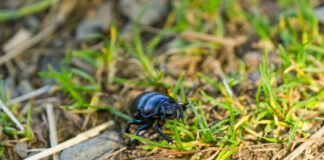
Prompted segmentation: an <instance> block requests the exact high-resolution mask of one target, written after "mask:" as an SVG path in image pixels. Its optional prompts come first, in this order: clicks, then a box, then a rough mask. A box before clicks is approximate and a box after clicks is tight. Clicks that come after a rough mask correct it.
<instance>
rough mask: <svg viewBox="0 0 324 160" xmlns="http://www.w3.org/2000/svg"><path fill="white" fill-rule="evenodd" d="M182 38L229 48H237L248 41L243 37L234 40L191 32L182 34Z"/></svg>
mask: <svg viewBox="0 0 324 160" xmlns="http://www.w3.org/2000/svg"><path fill="white" fill-rule="evenodd" d="M180 36H181V37H182V38H186V39H200V40H204V41H209V42H215V43H219V44H222V45H224V46H228V47H234V46H237V45H239V44H241V43H243V42H244V41H245V40H246V37H243V36H241V37H238V38H235V39H233V38H224V37H217V36H214V35H209V34H203V33H197V32H189V31H187V32H182V33H181V34H180Z"/></svg>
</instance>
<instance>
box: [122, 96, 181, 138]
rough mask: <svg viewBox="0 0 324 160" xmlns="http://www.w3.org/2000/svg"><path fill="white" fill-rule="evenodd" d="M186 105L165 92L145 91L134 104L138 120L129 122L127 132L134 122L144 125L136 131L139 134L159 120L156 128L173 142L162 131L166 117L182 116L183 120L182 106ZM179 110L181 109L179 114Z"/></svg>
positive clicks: (135, 116)
mask: <svg viewBox="0 0 324 160" xmlns="http://www.w3.org/2000/svg"><path fill="white" fill-rule="evenodd" d="M185 105H186V104H181V103H178V102H177V101H176V100H175V99H173V98H172V97H170V96H168V95H166V94H163V93H159V92H144V93H142V94H140V95H138V96H137V97H136V98H135V100H134V102H133V104H132V112H133V113H134V118H135V119H136V120H132V121H131V122H129V123H128V125H127V128H126V131H125V132H127V133H129V127H130V125H132V124H136V125H142V126H141V127H140V128H139V129H138V130H137V131H136V136H138V135H139V133H140V131H142V130H145V129H148V128H150V127H152V125H153V124H154V122H155V121H157V124H156V130H157V131H158V132H159V134H160V135H161V136H162V137H163V138H164V139H166V140H168V142H172V138H171V137H169V136H167V135H166V134H165V133H163V132H162V127H163V125H164V123H165V119H174V118H175V117H178V118H179V117H180V118H181V119H182V121H183V112H182V107H183V106H185ZM177 110H179V114H178V112H177ZM183 122H184V121H183Z"/></svg>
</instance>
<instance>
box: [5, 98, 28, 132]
mask: <svg viewBox="0 0 324 160" xmlns="http://www.w3.org/2000/svg"><path fill="white" fill-rule="evenodd" d="M0 107H1V109H2V110H3V112H4V113H6V114H7V115H8V116H9V117H10V119H11V120H12V121H13V122H14V123H15V124H16V126H17V127H18V128H19V129H20V130H21V131H24V127H23V126H22V125H21V123H20V122H19V121H18V120H17V118H16V117H15V116H14V115H13V114H12V113H11V111H10V110H9V109H8V108H7V106H5V105H4V104H3V102H2V100H1V99H0Z"/></svg>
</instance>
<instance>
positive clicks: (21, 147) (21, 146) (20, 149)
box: [15, 142, 28, 158]
mask: <svg viewBox="0 0 324 160" xmlns="http://www.w3.org/2000/svg"><path fill="white" fill-rule="evenodd" d="M15 148H16V152H17V153H18V155H19V156H20V157H21V158H25V157H27V149H28V144H27V143H26V142H19V143H16V145H15Z"/></svg>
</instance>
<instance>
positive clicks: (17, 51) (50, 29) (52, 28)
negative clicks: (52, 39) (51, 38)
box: [0, 23, 57, 65]
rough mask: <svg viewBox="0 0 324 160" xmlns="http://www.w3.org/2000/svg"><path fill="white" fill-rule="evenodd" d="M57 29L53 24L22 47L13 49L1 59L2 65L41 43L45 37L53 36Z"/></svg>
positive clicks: (0, 63)
mask: <svg viewBox="0 0 324 160" xmlns="http://www.w3.org/2000/svg"><path fill="white" fill-rule="evenodd" d="M56 28H57V24H56V23H54V24H51V25H50V26H48V27H46V28H45V29H43V30H42V31H40V32H39V33H38V34H37V35H35V36H33V37H32V38H30V39H29V40H27V41H26V42H25V43H23V44H21V45H20V46H17V47H16V48H13V49H11V50H10V51H8V52H7V53H6V54H5V55H4V56H2V57H1V58H0V65H2V64H3V63H5V62H7V61H9V60H10V59H12V58H14V57H15V56H17V55H18V54H20V53H22V52H23V51H24V50H26V49H28V48H30V47H32V46H34V45H35V44H37V43H38V42H39V41H41V40H42V39H43V38H44V37H47V36H48V35H50V34H52V33H53V32H54V31H55V29H56Z"/></svg>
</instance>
